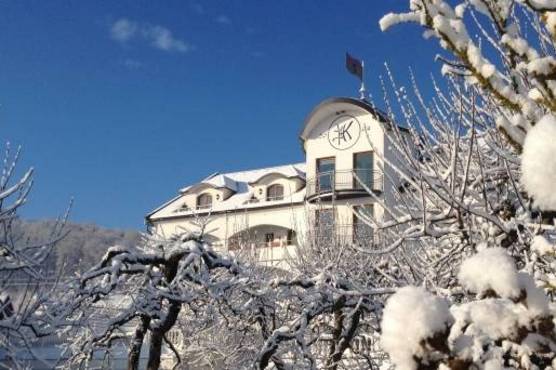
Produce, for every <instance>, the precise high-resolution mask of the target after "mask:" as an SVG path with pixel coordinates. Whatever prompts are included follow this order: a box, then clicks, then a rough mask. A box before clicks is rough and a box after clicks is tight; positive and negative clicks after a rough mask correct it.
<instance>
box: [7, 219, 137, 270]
mask: <svg viewBox="0 0 556 370" xmlns="http://www.w3.org/2000/svg"><path fill="white" fill-rule="evenodd" d="M54 224H55V221H54V220H40V221H18V222H17V223H15V224H14V231H15V232H14V236H15V237H16V238H17V242H18V243H28V244H30V245H33V244H40V243H44V242H45V241H48V240H50V239H51V232H52V228H53V226H54ZM64 235H65V236H64V237H63V238H62V240H60V241H59V242H58V243H57V244H56V247H55V248H54V250H53V252H52V255H51V256H50V257H49V259H48V260H49V263H48V267H49V269H50V271H59V270H60V269H61V268H62V266H64V262H65V267H64V268H63V273H64V274H65V275H71V274H73V273H74V272H76V271H83V270H86V269H88V268H90V267H91V266H93V265H94V263H95V261H99V260H100V257H102V255H103V254H104V253H105V252H106V250H107V249H108V248H109V247H111V246H114V245H124V246H130V245H132V244H134V243H137V242H138V241H139V240H140V238H141V233H140V232H139V231H136V230H118V229H108V228H104V227H101V226H98V225H95V224H77V223H67V224H66V226H65V228H64Z"/></svg>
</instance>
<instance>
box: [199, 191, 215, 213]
mask: <svg viewBox="0 0 556 370" xmlns="http://www.w3.org/2000/svg"><path fill="white" fill-rule="evenodd" d="M211 206H212V195H210V194H208V193H203V194H201V195H199V196H198V197H197V209H202V208H210V207H211Z"/></svg>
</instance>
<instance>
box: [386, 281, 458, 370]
mask: <svg viewBox="0 0 556 370" xmlns="http://www.w3.org/2000/svg"><path fill="white" fill-rule="evenodd" d="M452 323H453V318H452V315H451V314H450V309H449V306H448V302H447V301H446V300H445V299H443V298H440V297H436V296H434V295H432V294H431V293H429V292H427V291H426V290H425V289H424V288H418V287H412V286H407V287H404V288H401V289H399V290H398V291H397V292H396V294H394V295H393V296H392V297H391V298H390V299H389V300H388V303H387V304H386V307H385V308H384V316H383V319H382V324H381V325H382V338H381V344H382V346H383V348H384V349H385V350H386V351H387V352H388V354H389V355H390V358H391V360H392V362H393V363H395V364H396V366H397V368H399V369H401V370H411V369H415V368H416V366H417V362H416V359H418V360H417V361H429V354H430V353H431V352H434V351H435V350H441V351H442V350H444V348H443V347H444V346H445V345H444V342H445V341H446V338H447V337H448V329H449V327H450V326H451V325H452ZM438 344H441V347H442V348H436V346H438ZM430 360H431V361H432V358H431V359H430Z"/></svg>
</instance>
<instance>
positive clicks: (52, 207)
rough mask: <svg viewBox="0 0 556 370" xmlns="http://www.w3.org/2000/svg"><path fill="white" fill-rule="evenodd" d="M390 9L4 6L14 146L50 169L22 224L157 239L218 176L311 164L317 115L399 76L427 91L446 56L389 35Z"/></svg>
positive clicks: (325, 0)
mask: <svg viewBox="0 0 556 370" xmlns="http://www.w3.org/2000/svg"><path fill="white" fill-rule="evenodd" d="M407 3H408V1H407V0H390V1H377V0H365V1H355V0H354V1H332V0H312V1H309V0H303V1H299V0H285V1H272V2H271V1H260V0H259V1H255V0H252V1H247V0H245V1H244V0H241V1H240V0H238V1H187V0H183V1H177V0H176V1H163V2H158V1H157V2H155V1H117V2H115V1H87V2H85V1H56V0H54V1H18V2H15V1H2V2H0V125H1V126H0V127H1V129H0V140H1V141H3V142H5V141H10V142H11V143H12V144H13V145H22V146H23V159H22V162H21V166H22V168H23V167H27V166H31V165H32V166H34V167H35V169H36V176H35V181H36V184H35V188H34V190H33V192H32V194H31V198H30V203H29V204H28V205H27V206H26V207H25V209H24V211H23V212H22V215H23V216H24V217H27V218H33V219H37V218H47V217H54V216H56V215H57V214H59V213H61V212H63V210H64V208H65V207H66V205H67V203H68V201H69V199H70V198H71V197H74V198H75V205H74V209H73V211H72V214H71V220H72V221H75V222H95V223H98V224H100V225H104V226H109V227H122V228H137V229H143V217H144V215H145V214H146V213H147V212H148V211H149V210H151V209H153V208H155V207H156V206H158V205H159V204H161V203H162V202H164V201H165V200H167V199H168V198H170V197H172V196H174V195H175V194H176V192H177V190H178V189H179V188H180V187H182V186H184V185H186V184H189V183H191V182H195V181H198V180H199V179H201V178H203V177H204V176H206V175H208V174H210V173H212V172H214V171H221V172H224V171H234V170H242V169H249V168H257V167H264V166H270V165H278V164H284V163H291V162H296V161H302V160H303V159H304V156H303V153H302V151H301V149H300V145H299V141H298V139H297V135H298V133H299V129H300V125H301V123H302V121H303V118H304V117H305V115H306V114H307V113H308V112H309V111H310V110H311V109H312V107H313V106H314V105H315V104H317V103H318V102H319V101H320V100H322V99H324V98H327V97H330V96H356V95H357V89H358V83H357V80H356V79H355V78H354V77H353V76H351V75H349V74H348V73H347V72H346V71H345V67H344V53H345V52H346V51H350V52H351V53H352V54H353V55H355V56H357V57H359V58H363V59H364V60H365V63H366V67H367V68H366V75H367V78H366V82H367V85H368V87H369V89H370V91H371V93H372V94H373V95H375V96H376V95H380V89H379V86H378V79H377V76H378V75H379V74H381V73H383V72H384V70H383V63H384V62H388V63H389V64H390V65H391V67H392V69H393V71H395V73H396V75H397V76H398V77H399V78H400V79H401V80H406V79H407V76H408V68H409V67H411V68H413V69H414V70H415V72H416V74H417V76H418V77H419V79H420V80H421V81H422V82H423V85H425V87H427V84H428V83H429V82H428V81H429V75H430V73H431V72H434V73H435V74H438V66H437V65H435V64H434V62H433V57H434V54H435V53H436V49H435V47H434V44H433V43H432V42H430V41H426V40H424V39H423V38H422V37H421V35H420V32H419V30H418V29H417V28H416V27H414V26H402V27H397V28H394V29H392V30H390V31H388V32H387V33H382V32H381V31H380V29H379V28H378V20H379V19H380V17H381V16H382V15H383V14H385V13H386V12H388V11H391V10H402V9H404V8H405V7H406V6H407Z"/></svg>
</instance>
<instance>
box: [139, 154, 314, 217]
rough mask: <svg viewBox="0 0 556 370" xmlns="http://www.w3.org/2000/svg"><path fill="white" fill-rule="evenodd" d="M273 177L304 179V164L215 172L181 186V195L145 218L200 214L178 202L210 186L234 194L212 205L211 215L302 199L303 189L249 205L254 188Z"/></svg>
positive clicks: (303, 196) (296, 201)
mask: <svg viewBox="0 0 556 370" xmlns="http://www.w3.org/2000/svg"><path fill="white" fill-rule="evenodd" d="M271 174H275V175H279V176H283V177H286V178H295V177H297V178H300V179H302V180H305V163H294V164H287V165H283V166H275V167H265V168H259V169H254V170H247V171H238V172H229V173H222V174H220V173H215V174H213V175H211V176H209V177H207V178H205V179H204V180H202V181H201V182H199V183H197V184H194V185H191V186H187V187H184V188H182V189H180V193H181V194H180V195H178V196H177V197H175V198H173V199H171V200H170V201H168V202H166V203H164V204H163V205H162V206H160V207H158V208H157V209H155V210H154V211H152V212H151V213H149V214H148V215H147V219H149V218H154V219H156V218H165V217H168V216H171V217H175V216H180V215H184V216H185V215H187V214H189V213H195V212H200V211H194V210H190V209H180V208H179V205H180V204H179V202H180V201H181V198H182V196H183V195H186V194H187V193H190V192H192V191H195V190H196V189H198V188H199V187H200V186H205V185H208V186H211V187H214V188H228V189H230V190H232V191H233V194H232V195H231V196H230V197H229V198H227V199H226V200H224V201H222V202H216V203H214V204H213V205H212V208H211V210H210V211H211V212H213V213H214V212H221V211H228V210H234V209H238V208H241V209H249V208H258V207H264V206H269V205H272V206H278V205H280V204H290V203H299V202H302V201H303V200H304V199H305V188H304V187H303V188H302V189H300V190H299V191H297V192H294V193H293V194H291V195H289V196H288V195H285V196H284V198H283V199H281V200H272V201H264V202H262V201H261V202H252V201H251V200H252V198H253V195H254V194H253V187H252V186H253V185H254V184H255V183H256V182H258V181H259V180H260V179H262V178H263V177H265V176H268V175H271Z"/></svg>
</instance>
